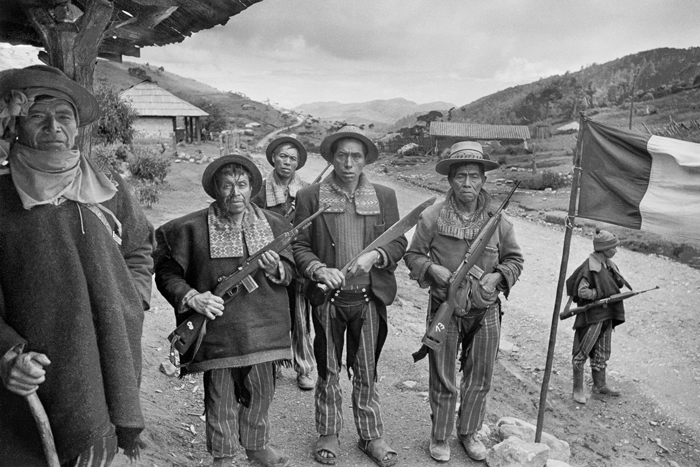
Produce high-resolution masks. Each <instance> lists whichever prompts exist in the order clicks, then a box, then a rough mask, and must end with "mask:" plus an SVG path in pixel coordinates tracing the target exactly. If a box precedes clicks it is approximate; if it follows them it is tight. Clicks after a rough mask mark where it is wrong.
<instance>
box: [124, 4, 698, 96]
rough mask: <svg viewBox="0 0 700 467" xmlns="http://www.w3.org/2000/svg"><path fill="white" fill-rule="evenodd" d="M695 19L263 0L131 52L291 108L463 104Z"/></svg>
mask: <svg viewBox="0 0 700 467" xmlns="http://www.w3.org/2000/svg"><path fill="white" fill-rule="evenodd" d="M698 18H700V2H699V1H697V0H665V1H661V0H634V1H632V0H614V1H611V0H588V1H573V0H529V1H526V0H263V1H262V2H261V3H257V4H255V5H253V6H251V7H250V8H249V9H248V10H246V11H244V12H243V13H242V14H240V15H237V16H234V17H233V18H231V19H230V20H229V22H228V24H227V25H226V26H219V27H216V28H214V29H211V30H208V31H203V32H200V33H197V34H195V35H193V36H192V37H190V38H188V39H185V41H184V42H182V43H180V44H176V45H171V46H166V47H149V48H145V49H143V50H142V51H141V59H139V60H138V61H140V62H143V63H145V62H149V63H151V64H158V65H162V66H164V67H165V68H166V70H168V71H172V72H174V73H177V74H181V75H184V76H187V77H191V78H194V79H197V80H199V81H203V82H205V83H207V84H210V85H212V86H214V87H216V88H218V89H221V90H224V91H237V92H243V93H245V94H246V95H248V96H249V97H251V98H253V99H256V100H265V99H266V98H269V99H270V100H271V101H272V102H277V103H279V104H280V105H282V106H284V107H287V108H290V107H293V106H296V105H299V104H302V103H309V102H316V101H338V102H343V103H349V102H364V101H369V100H374V99H391V98H395V97H404V98H406V99H410V100H413V101H415V102H418V103H427V102H433V101H446V102H451V103H454V104H457V105H463V104H466V103H469V102H472V101H473V100H475V99H478V98H479V97H482V96H485V95H488V94H490V93H493V92H495V91H498V90H501V89H504V88H507V87H510V86H514V85H517V84H523V83H528V82H531V81H535V80H537V79H539V78H541V77H547V76H550V75H553V74H563V73H565V72H566V71H567V70H568V71H578V70H579V69H580V68H581V67H582V66H587V65H590V64H592V63H604V62H607V61H610V60H614V59H616V58H620V57H623V56H625V55H628V54H632V53H636V52H641V51H644V50H649V49H654V48H658V47H677V48H687V47H695V46H700V27H699V26H698ZM124 58H125V60H130V59H131V58H130V57H124Z"/></svg>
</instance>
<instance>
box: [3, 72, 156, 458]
mask: <svg viewBox="0 0 700 467" xmlns="http://www.w3.org/2000/svg"><path fill="white" fill-rule="evenodd" d="M98 115H99V108H98V105H97V100H96V99H95V97H94V96H93V95H92V94H91V93H90V92H89V91H88V90H87V89H85V88H83V87H82V86H80V85H79V84H77V83H76V82H74V81H72V80H71V79H69V78H68V77H67V76H65V75H64V74H63V73H62V72H61V71H60V70H58V69H56V68H52V67H48V66H44V65H34V66H30V67H27V68H23V69H13V70H7V71H4V72H2V73H0V134H3V135H4V137H5V139H4V140H2V141H0V265H2V266H0V378H1V379H2V384H1V385H0V464H2V465H11V466H44V465H46V459H45V458H44V453H43V449H42V446H41V442H40V438H39V432H38V430H37V427H36V424H35V422H34V420H33V418H32V415H31V413H30V411H29V407H28V405H27V401H25V400H24V399H23V397H22V396H26V395H29V394H32V393H34V392H36V393H37V394H38V396H39V398H40V399H41V401H42V402H43V405H44V407H45V409H46V412H47V414H48V418H49V420H50V422H51V426H52V427H53V434H54V438H55V442H56V450H57V454H58V457H59V460H60V462H61V463H62V465H68V466H74V465H80V466H93V465H94V466H97V465H109V464H110V463H111V462H112V460H113V458H114V456H115V454H116V453H117V447H121V448H123V449H124V451H125V453H126V454H127V455H129V456H131V457H135V456H137V455H138V450H139V447H140V445H141V443H140V441H139V439H138V436H139V433H140V432H141V430H143V428H144V421H143V416H142V413H141V405H140V401H139V383H140V379H141V330H142V325H143V312H144V310H145V309H147V308H148V307H149V303H150V299H151V269H152V265H153V263H152V260H151V251H152V250H153V228H152V227H151V225H150V223H149V222H148V220H147V219H146V216H145V215H144V213H143V211H142V210H141V207H140V206H139V204H138V202H137V201H136V200H135V199H134V197H133V196H132V195H131V194H130V192H129V188H128V185H127V184H126V183H124V181H123V180H122V179H121V178H120V177H119V175H118V174H116V173H114V172H112V171H109V170H107V171H102V170H99V169H97V168H96V167H94V166H93V165H92V163H91V162H90V160H89V158H88V157H86V155H85V154H81V153H80V152H79V151H78V150H77V149H75V147H76V138H77V135H78V128H79V127H81V126H84V125H88V124H89V123H91V122H93V121H94V120H96V119H97V117H98Z"/></svg>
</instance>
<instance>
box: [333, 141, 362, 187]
mask: <svg viewBox="0 0 700 467" xmlns="http://www.w3.org/2000/svg"><path fill="white" fill-rule="evenodd" d="M366 163H367V156H366V155H365V148H364V146H362V143H361V142H360V141H358V140H356V139H343V140H340V141H339V142H338V147H337V148H336V150H335V152H334V153H333V170H334V171H335V176H336V177H338V180H340V181H342V182H344V183H354V182H355V181H357V180H358V179H359V178H360V174H362V170H363V169H364V167H365V164H366Z"/></svg>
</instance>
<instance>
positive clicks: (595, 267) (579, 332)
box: [566, 230, 632, 404]
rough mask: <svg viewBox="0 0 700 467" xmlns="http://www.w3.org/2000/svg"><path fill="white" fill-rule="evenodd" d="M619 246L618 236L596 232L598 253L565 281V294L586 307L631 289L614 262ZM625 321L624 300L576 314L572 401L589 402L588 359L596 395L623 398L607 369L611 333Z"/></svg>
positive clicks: (595, 242) (595, 238)
mask: <svg viewBox="0 0 700 467" xmlns="http://www.w3.org/2000/svg"><path fill="white" fill-rule="evenodd" d="M619 244H620V241H619V240H618V239H617V237H616V236H615V235H614V234H612V233H610V232H608V231H607V230H598V231H597V232H596V235H595V236H594V237H593V249H594V250H595V251H594V252H593V253H591V255H590V256H589V257H588V258H587V259H586V260H585V261H584V262H583V263H582V264H581V265H580V266H579V267H578V268H577V269H576V270H575V271H574V272H573V273H572V274H571V276H570V277H569V278H568V279H567V280H566V293H567V294H568V295H569V296H570V297H572V300H573V301H574V302H575V303H576V304H577V305H579V306H583V305H586V304H589V303H593V302H594V301H596V300H601V299H604V298H608V297H610V296H611V295H615V294H618V293H620V288H621V287H623V286H626V287H627V288H628V289H630V290H631V289H632V287H630V285H629V284H628V283H627V281H626V280H625V279H624V278H623V277H622V275H621V274H620V270H619V269H618V267H617V265H616V264H615V263H613V262H612V259H611V258H612V257H613V256H615V253H617V246H618V245H619ZM569 305H570V303H569ZM624 322H625V306H624V304H623V302H622V300H620V301H616V302H611V303H609V304H605V305H599V306H593V307H592V308H590V309H589V310H587V311H585V312H583V313H579V314H577V315H576V321H575V322H574V330H575V334H574V346H573V351H572V353H573V359H572V364H573V369H574V390H573V398H574V400H575V401H576V402H578V403H579V404H585V403H586V394H585V392H584V390H583V367H584V365H585V363H586V360H588V358H589V357H590V359H591V373H592V375H593V393H594V394H606V395H609V396H619V395H620V393H619V391H617V390H615V389H612V388H610V387H608V386H607V384H606V382H605V367H606V366H607V361H608V360H609V359H610V351H611V347H612V331H613V329H614V328H615V326H617V325H620V324H622V323H624Z"/></svg>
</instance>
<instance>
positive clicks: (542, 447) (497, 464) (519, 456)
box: [486, 437, 549, 467]
mask: <svg viewBox="0 0 700 467" xmlns="http://www.w3.org/2000/svg"><path fill="white" fill-rule="evenodd" d="M548 458H549V446H547V445H546V444H543V443H528V442H526V441H523V440H522V439H520V438H516V437H511V438H508V439H507V440H505V441H503V442H501V443H498V444H497V445H495V446H494V447H493V448H492V449H491V450H489V452H488V454H487V455H486V465H488V466H489V467H545V464H546V463H547V459H548Z"/></svg>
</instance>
